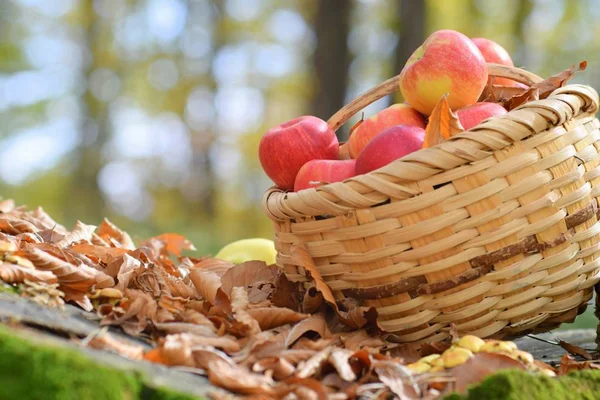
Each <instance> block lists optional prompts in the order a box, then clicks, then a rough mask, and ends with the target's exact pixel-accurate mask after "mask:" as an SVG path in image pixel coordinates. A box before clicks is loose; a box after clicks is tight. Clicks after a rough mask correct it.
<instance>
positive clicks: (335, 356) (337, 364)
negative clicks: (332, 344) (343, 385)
mask: <svg viewBox="0 0 600 400" xmlns="http://www.w3.org/2000/svg"><path fill="white" fill-rule="evenodd" d="M353 354H354V352H352V351H350V350H346V349H333V351H332V352H331V354H330V355H329V362H330V363H331V365H333V367H334V368H335V370H336V371H337V373H338V375H339V376H340V377H341V378H342V379H343V380H345V381H347V382H353V381H355V380H356V374H355V373H354V371H353V370H352V367H351V366H350V358H351V357H352V355H353Z"/></svg>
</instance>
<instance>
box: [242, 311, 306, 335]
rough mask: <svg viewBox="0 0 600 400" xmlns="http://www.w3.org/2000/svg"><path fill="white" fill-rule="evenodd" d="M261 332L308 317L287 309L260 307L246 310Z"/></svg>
mask: <svg viewBox="0 0 600 400" xmlns="http://www.w3.org/2000/svg"><path fill="white" fill-rule="evenodd" d="M248 314H250V316H252V318H254V319H255V320H256V321H257V322H258V325H259V326H260V329H262V330H268V329H273V328H277V327H278V326H281V325H286V324H292V323H295V322H298V321H302V320H303V319H306V318H307V317H308V315H306V314H301V313H299V312H296V311H294V310H290V309H289V308H281V307H261V308H252V309H249V310H248Z"/></svg>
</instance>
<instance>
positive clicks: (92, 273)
mask: <svg viewBox="0 0 600 400" xmlns="http://www.w3.org/2000/svg"><path fill="white" fill-rule="evenodd" d="M21 252H22V253H23V254H24V255H25V256H26V257H27V258H28V259H29V260H30V261H31V262H32V263H33V264H34V265H35V266H36V268H38V269H40V270H43V271H50V272H52V273H53V274H54V275H56V277H57V278H58V282H59V283H60V284H61V285H64V286H66V287H69V288H71V289H75V290H79V291H81V292H86V291H88V290H89V289H90V288H91V287H92V286H96V288H98V289H101V288H105V287H111V286H114V281H113V279H112V278H111V277H110V276H108V275H106V274H105V273H103V272H101V271H98V270H95V269H93V268H90V267H88V266H86V265H80V266H75V265H73V264H70V263H68V262H66V261H63V260H61V259H60V258H58V257H55V256H53V255H51V254H49V253H46V252H45V251H42V250H40V249H38V248H35V247H33V246H31V245H27V246H26V247H24V248H23V249H22V250H21Z"/></svg>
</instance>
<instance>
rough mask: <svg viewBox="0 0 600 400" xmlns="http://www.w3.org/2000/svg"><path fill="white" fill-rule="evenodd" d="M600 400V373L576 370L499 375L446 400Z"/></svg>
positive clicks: (509, 372) (517, 372)
mask: <svg viewBox="0 0 600 400" xmlns="http://www.w3.org/2000/svg"><path fill="white" fill-rule="evenodd" d="M599 398H600V371H595V370H585V371H576V372H572V373H570V374H568V375H565V376H561V377H559V378H548V377H546V376H542V375H532V374H529V373H526V372H523V371H516V370H515V371H512V370H506V371H502V372H498V373H496V374H494V375H492V376H490V377H488V378H486V379H485V380H484V381H483V382H481V383H479V384H477V385H473V386H472V387H471V388H470V389H469V391H468V392H467V393H466V394H463V395H459V394H452V395H450V396H447V397H446V398H445V400H480V399H486V400H548V399H552V400H582V399H583V400H587V399H589V400H595V399H599Z"/></svg>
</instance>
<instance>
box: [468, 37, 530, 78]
mask: <svg viewBox="0 0 600 400" xmlns="http://www.w3.org/2000/svg"><path fill="white" fill-rule="evenodd" d="M471 41H472V42H473V43H475V46H477V48H478V49H479V51H481V54H482V55H483V58H484V59H485V61H486V62H489V63H494V64H501V65H507V66H509V67H514V63H513V60H512V58H510V54H508V51H506V49H505V48H504V47H502V46H500V45H499V44H498V43H496V42H494V41H493V40H490V39H486V38H473V39H471ZM488 81H489V82H492V83H493V84H494V85H505V86H518V84H517V82H515V81H513V80H510V79H508V78H495V77H491V76H490V77H489V79H488Z"/></svg>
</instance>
